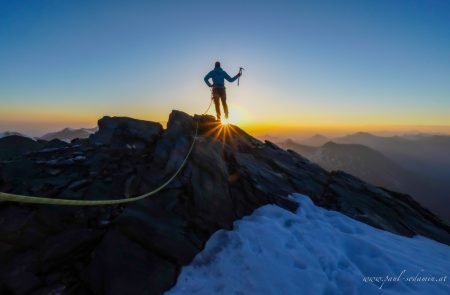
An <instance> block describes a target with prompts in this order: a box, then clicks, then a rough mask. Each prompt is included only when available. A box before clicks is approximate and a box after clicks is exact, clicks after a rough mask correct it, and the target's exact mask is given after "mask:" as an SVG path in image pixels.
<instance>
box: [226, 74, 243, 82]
mask: <svg viewBox="0 0 450 295" xmlns="http://www.w3.org/2000/svg"><path fill="white" fill-rule="evenodd" d="M240 76H241V74H240V73H238V74H237V75H236V76H234V77H233V78H231V77H230V75H228V73H227V72H225V79H226V80H227V81H228V82H234V81H236V79H237V78H239V77H240Z"/></svg>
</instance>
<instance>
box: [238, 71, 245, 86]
mask: <svg viewBox="0 0 450 295" xmlns="http://www.w3.org/2000/svg"><path fill="white" fill-rule="evenodd" d="M242 70H245V69H244V68H243V67H240V68H239V74H241V75H242ZM239 79H241V76H239V78H238V86H239Z"/></svg>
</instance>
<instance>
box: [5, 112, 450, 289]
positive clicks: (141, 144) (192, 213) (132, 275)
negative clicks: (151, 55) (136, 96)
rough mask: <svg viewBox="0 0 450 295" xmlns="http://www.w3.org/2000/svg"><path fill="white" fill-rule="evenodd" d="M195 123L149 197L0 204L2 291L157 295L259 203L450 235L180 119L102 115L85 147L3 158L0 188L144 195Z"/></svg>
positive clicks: (361, 191)
mask: <svg viewBox="0 0 450 295" xmlns="http://www.w3.org/2000/svg"><path fill="white" fill-rule="evenodd" d="M197 123H198V126H199V130H198V131H199V137H198V140H197V141H196V143H195V146H194V148H193V150H192V153H191V155H190V157H189V159H188V161H187V163H186V166H185V167H184V168H183V170H182V171H181V172H180V174H179V175H178V176H177V177H176V178H175V179H174V181H172V182H171V183H170V184H169V185H168V186H167V187H166V188H164V189H163V190H162V191H160V192H159V193H157V194H156V195H154V196H151V197H149V198H147V199H144V200H141V201H138V202H133V203H129V204H124V205H114V206H97V207H76V206H75V207H65V206H50V205H24V204H16V203H7V202H2V203H0V261H1V263H0V294H52V292H53V293H54V294H161V293H162V292H164V291H165V290H167V289H169V288H170V287H171V286H173V285H174V284H175V282H176V279H177V276H178V273H179V271H180V268H181V267H182V266H183V265H186V264H188V263H189V262H190V261H191V260H192V259H193V257H194V256H195V255H196V254H197V253H198V252H200V251H201V250H202V248H203V246H204V244H205V242H206V241H207V240H208V238H209V237H210V236H211V235H212V234H213V233H214V232H215V231H217V230H218V229H222V228H224V229H231V228H232V226H233V222H234V221H235V220H237V219H239V218H241V217H243V216H245V215H248V214H250V213H251V212H252V211H253V210H255V209H256V208H258V207H260V206H263V205H265V204H276V205H278V206H280V207H283V208H285V209H287V210H295V209H297V206H298V205H297V203H295V202H294V201H292V200H291V199H289V198H288V195H289V194H290V193H294V192H298V193H302V194H305V195H308V196H310V197H311V199H312V200H313V202H314V203H315V204H316V205H319V206H322V207H325V208H329V209H333V210H337V211H340V212H342V213H343V214H346V215H348V216H350V217H352V218H354V219H356V220H359V221H361V222H364V223H367V224H369V225H371V226H374V227H377V228H380V229H384V230H387V231H390V232H393V233H396V234H400V235H405V236H413V235H422V236H425V237H428V238H431V239H434V240H437V241H439V242H442V243H446V244H450V228H449V226H448V225H446V224H445V223H443V222H442V221H441V220H439V219H438V218H437V217H436V216H434V215H433V214H432V213H430V212H429V211H428V210H426V209H424V208H422V207H421V206H420V205H419V204H418V203H417V202H415V201H414V200H413V199H412V198H411V197H410V196H408V195H405V194H402V193H398V192H392V191H389V190H386V189H384V188H381V187H376V186H373V185H370V184H367V183H365V182H363V181H361V180H360V179H358V178H356V177H353V176H351V175H349V174H346V173H343V172H339V171H336V172H327V171H325V170H324V169H322V168H321V167H319V166H318V165H316V164H314V163H312V162H310V161H308V160H307V159H306V158H304V157H302V156H301V155H299V154H297V153H295V152H293V151H290V150H287V151H286V150H283V149H281V148H279V147H278V146H277V145H275V144H273V143H271V142H268V141H266V142H261V141H259V140H257V139H255V138H253V137H252V136H250V135H249V134H247V133H246V132H244V131H243V130H241V129H240V128H239V127H237V126H233V125H227V126H223V125H220V124H219V123H218V122H216V121H215V120H214V118H213V117H212V116H208V115H202V116H197V115H196V116H190V115H188V114H186V113H183V112H180V111H173V112H172V113H171V114H170V117H169V121H168V124H167V128H166V129H164V128H163V126H161V124H159V123H155V122H149V121H142V120H136V119H132V118H126V117H104V118H102V119H100V120H99V122H98V127H99V129H98V131H97V132H96V133H95V134H93V135H91V136H90V137H89V138H86V139H74V140H72V141H71V142H70V143H65V142H59V141H57V140H53V141H51V142H43V141H41V142H40V143H39V147H34V148H33V149H28V150H27V149H24V150H26V151H27V152H26V153H24V154H21V155H17V154H15V155H14V156H13V157H8V158H3V159H2V160H1V162H0V191H2V192H9V193H15V194H25V195H33V196H38V197H61V198H69V199H111V198H122V197H129V196H135V195H139V194H143V193H146V192H148V191H151V190H152V189H154V188H156V187H158V186H159V185H161V184H162V183H164V181H166V180H167V179H168V178H169V177H170V176H171V175H172V174H173V173H174V172H175V171H176V169H177V168H178V167H179V165H180V164H181V163H182V161H183V159H184V157H185V156H186V154H187V152H188V150H189V147H190V145H191V143H192V140H193V138H194V135H195V130H196V125H197ZM1 147H2V142H1V141H0V148H1ZM3 148H5V147H3ZM300 209H301V208H300ZM296 226H301V225H296ZM211 259H213V257H211Z"/></svg>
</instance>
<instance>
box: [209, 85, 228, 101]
mask: <svg viewBox="0 0 450 295" xmlns="http://www.w3.org/2000/svg"><path fill="white" fill-rule="evenodd" d="M212 97H213V98H222V99H226V98H227V93H226V91H225V87H213V89H212Z"/></svg>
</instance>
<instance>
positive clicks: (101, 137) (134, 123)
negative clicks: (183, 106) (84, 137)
mask: <svg viewBox="0 0 450 295" xmlns="http://www.w3.org/2000/svg"><path fill="white" fill-rule="evenodd" d="M98 128H99V130H98V131H97V132H96V133H95V134H93V135H91V136H90V137H89V142H90V143H91V144H114V145H117V146H121V147H123V146H126V145H127V144H135V145H137V146H140V145H139V143H143V144H146V145H148V144H152V143H153V142H154V141H155V140H156V139H157V137H158V136H159V135H160V134H161V132H162V126H161V124H159V123H155V122H148V121H142V120H136V119H132V118H127V117H112V118H111V117H103V118H102V119H100V120H99V121H98Z"/></svg>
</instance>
